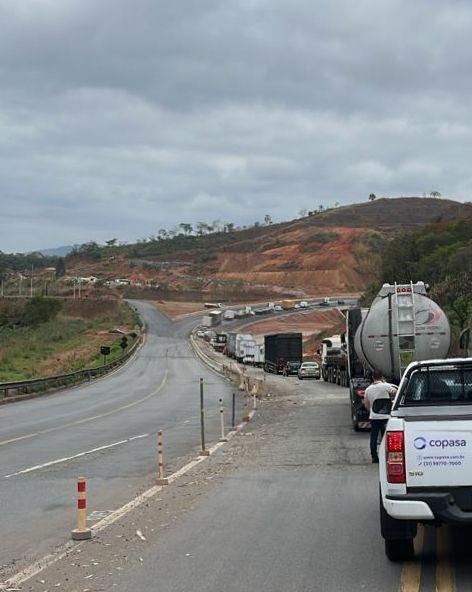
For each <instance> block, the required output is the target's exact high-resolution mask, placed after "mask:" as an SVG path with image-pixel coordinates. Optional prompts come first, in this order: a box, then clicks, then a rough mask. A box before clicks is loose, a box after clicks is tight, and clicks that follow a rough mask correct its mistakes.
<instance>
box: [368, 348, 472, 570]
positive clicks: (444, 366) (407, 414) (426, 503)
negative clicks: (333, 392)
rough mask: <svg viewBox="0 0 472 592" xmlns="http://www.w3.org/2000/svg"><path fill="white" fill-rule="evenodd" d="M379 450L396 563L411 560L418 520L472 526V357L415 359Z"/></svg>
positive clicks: (381, 403) (383, 511) (384, 405)
mask: <svg viewBox="0 0 472 592" xmlns="http://www.w3.org/2000/svg"><path fill="white" fill-rule="evenodd" d="M373 409H374V411H376V412H377V413H379V412H380V413H382V412H383V413H389V414H390V418H389V420H388V422H387V426H386V431H385V435H384V437H383V439H382V442H381V445H380V450H379V459H380V463H379V477H380V525H381V533H382V536H383V538H384V539H385V552H386V554H387V557H388V558H389V559H391V560H392V561H402V560H408V559H411V558H412V557H413V555H414V547H413V539H414V537H415V536H416V529H417V524H418V522H423V523H430V524H436V525H439V524H442V523H452V524H463V525H464V524H465V525H471V526H472V358H461V359H449V360H429V361H423V362H413V363H412V364H410V365H409V366H408V368H407V369H406V371H405V374H404V375H403V378H402V380H401V383H400V386H399V389H398V392H397V394H396V396H395V400H394V401H393V402H392V401H390V400H387V399H378V400H377V401H374V404H373Z"/></svg>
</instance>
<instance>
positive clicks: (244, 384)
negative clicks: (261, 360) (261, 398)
mask: <svg viewBox="0 0 472 592" xmlns="http://www.w3.org/2000/svg"><path fill="white" fill-rule="evenodd" d="M190 344H191V346H192V348H193V350H194V352H195V354H196V355H197V357H198V358H199V359H200V360H201V361H202V362H203V363H204V364H205V365H206V366H208V367H209V368H211V369H212V370H213V371H214V372H217V373H218V374H220V375H222V376H224V377H225V378H227V379H228V380H231V381H232V382H235V383H236V384H239V390H244V391H246V392H249V391H251V392H252V393H253V394H256V393H257V394H259V395H261V394H263V393H264V392H265V375H264V378H263V379H260V378H255V377H250V376H248V375H247V374H246V371H245V370H244V369H241V368H240V366H239V364H237V363H236V362H234V361H233V360H228V363H224V362H217V361H216V360H215V359H213V358H212V357H211V356H209V355H208V354H207V353H205V352H204V351H203V349H202V348H201V347H200V344H199V343H198V340H197V339H196V338H195V335H194V334H193V333H191V334H190Z"/></svg>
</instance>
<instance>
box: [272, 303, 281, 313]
mask: <svg viewBox="0 0 472 592" xmlns="http://www.w3.org/2000/svg"><path fill="white" fill-rule="evenodd" d="M282 311H283V308H282V307H281V306H280V304H276V305H275V306H274V312H282Z"/></svg>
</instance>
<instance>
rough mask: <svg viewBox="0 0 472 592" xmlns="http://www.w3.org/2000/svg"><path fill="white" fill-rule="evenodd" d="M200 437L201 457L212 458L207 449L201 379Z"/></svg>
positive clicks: (201, 381) (201, 380) (201, 383)
mask: <svg viewBox="0 0 472 592" xmlns="http://www.w3.org/2000/svg"><path fill="white" fill-rule="evenodd" d="M200 435H201V441H202V449H201V451H200V456H210V451H209V450H207V449H206V447H205V404H204V400H203V378H200Z"/></svg>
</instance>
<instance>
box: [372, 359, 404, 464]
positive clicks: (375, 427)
mask: <svg viewBox="0 0 472 592" xmlns="http://www.w3.org/2000/svg"><path fill="white" fill-rule="evenodd" d="M372 379H373V383H372V384H371V385H370V386H368V387H367V388H366V390H365V397H364V405H365V407H366V409H367V410H368V411H369V419H370V425H371V428H370V454H371V455H372V462H373V463H378V462H379V457H378V454H377V446H378V439H379V433H380V434H382V436H383V435H384V432H385V425H386V423H387V420H388V417H389V416H388V415H383V414H380V413H375V412H374V411H373V410H372V405H373V404H374V401H375V400H376V399H391V398H392V397H393V396H394V395H395V393H396V392H397V388H398V387H396V386H395V385H394V384H390V383H388V382H385V379H384V377H383V375H382V372H380V371H379V370H374V372H372Z"/></svg>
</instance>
